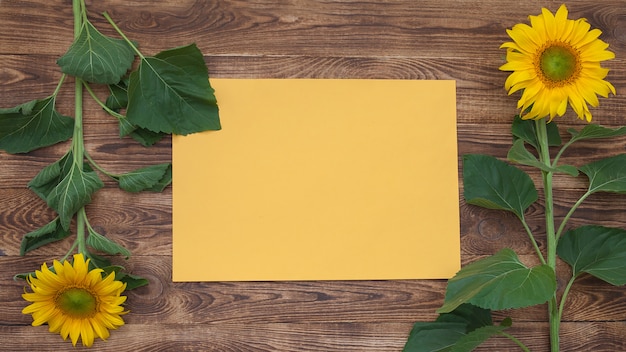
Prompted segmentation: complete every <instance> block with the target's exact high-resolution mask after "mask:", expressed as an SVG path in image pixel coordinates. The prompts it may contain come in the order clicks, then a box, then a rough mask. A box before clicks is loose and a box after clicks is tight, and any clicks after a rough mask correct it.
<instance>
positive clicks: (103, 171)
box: [85, 151, 120, 178]
mask: <svg viewBox="0 0 626 352" xmlns="http://www.w3.org/2000/svg"><path fill="white" fill-rule="evenodd" d="M85 157H86V158H87V160H88V161H89V164H90V165H91V166H93V167H95V168H96V169H98V171H100V172H102V173H103V174H105V175H107V176H108V177H110V178H117V177H120V175H116V174H113V173H110V172H108V171H107V170H105V169H104V168H103V167H101V166H100V165H98V163H97V162H96V161H95V160H93V159H92V158H91V155H89V153H87V152H86V151H85Z"/></svg>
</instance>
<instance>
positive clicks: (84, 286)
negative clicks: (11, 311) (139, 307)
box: [22, 254, 128, 347]
mask: <svg viewBox="0 0 626 352" xmlns="http://www.w3.org/2000/svg"><path fill="white" fill-rule="evenodd" d="M53 268H54V272H53V271H52V270H50V269H48V266H47V265H46V264H45V263H44V264H43V265H42V266H41V270H37V271H35V276H32V275H31V276H29V277H28V283H29V285H30V288H31V289H32V291H33V292H32V293H28V292H27V293H24V294H23V295H22V297H23V298H24V299H25V300H27V301H28V302H33V303H32V304H31V305H29V306H27V307H26V308H24V309H23V310H22V313H24V314H32V316H33V326H39V325H42V324H44V323H48V326H49V330H50V332H52V333H60V334H61V336H62V337H63V339H64V340H65V339H67V337H68V335H69V337H70V339H71V340H72V344H73V345H74V346H76V342H77V341H78V337H79V336H80V337H81V338H82V343H83V345H84V346H87V347H90V346H91V345H92V344H93V341H94V338H95V336H98V337H99V338H101V339H103V340H106V339H107V338H108V337H109V330H108V329H116V328H117V327H119V326H122V325H124V320H122V318H121V317H120V315H123V314H126V313H128V312H127V311H124V308H123V307H122V306H121V305H122V304H123V303H124V301H126V296H120V294H121V293H122V292H123V291H124V289H125V288H126V284H125V283H122V282H120V281H116V280H115V274H114V273H111V274H109V275H107V276H106V277H105V278H103V277H102V269H93V270H89V259H87V261H85V259H84V258H83V255H82V254H75V255H74V261H73V265H72V264H70V262H68V261H64V262H63V263H62V264H61V263H60V262H59V261H58V260H55V261H54V263H53Z"/></svg>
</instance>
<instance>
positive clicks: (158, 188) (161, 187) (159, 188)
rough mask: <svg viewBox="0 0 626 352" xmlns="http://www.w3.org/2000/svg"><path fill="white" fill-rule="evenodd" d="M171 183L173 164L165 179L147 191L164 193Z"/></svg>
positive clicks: (166, 172) (164, 175)
mask: <svg viewBox="0 0 626 352" xmlns="http://www.w3.org/2000/svg"><path fill="white" fill-rule="evenodd" d="M170 183H172V164H169V167H168V168H167V169H166V170H165V173H164V174H163V177H161V179H160V180H159V181H158V182H157V183H155V184H154V186H152V187H150V188H148V189H146V191H151V192H163V190H164V189H165V187H167V186H168V185H169V184H170Z"/></svg>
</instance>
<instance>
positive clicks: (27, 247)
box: [20, 217, 71, 255]
mask: <svg viewBox="0 0 626 352" xmlns="http://www.w3.org/2000/svg"><path fill="white" fill-rule="evenodd" d="M70 234H71V232H70V231H69V230H66V229H64V228H63V226H61V224H60V222H59V218H58V217H57V218H55V219H54V220H52V221H51V222H49V223H47V224H46V225H44V226H42V227H40V228H39V229H37V230H35V231H32V232H29V233H27V234H26V235H24V237H23V238H22V244H21V246H20V255H24V254H26V253H27V252H29V251H32V250H33V249H35V248H39V247H41V246H43V245H45V244H48V243H52V242H56V241H60V240H62V239H64V238H66V237H68V236H69V235H70Z"/></svg>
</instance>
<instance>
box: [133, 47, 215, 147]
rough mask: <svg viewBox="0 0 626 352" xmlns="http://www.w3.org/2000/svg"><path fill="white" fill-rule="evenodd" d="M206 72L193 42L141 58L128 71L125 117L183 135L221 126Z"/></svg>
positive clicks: (165, 131) (147, 125)
mask: <svg viewBox="0 0 626 352" xmlns="http://www.w3.org/2000/svg"><path fill="white" fill-rule="evenodd" d="M213 92H214V90H213V88H212V87H211V85H210V84H209V75H208V70H207V68H206V64H205V62H204V58H203V56H202V53H201V52H200V50H199V49H198V48H197V47H196V45H195V44H192V45H188V46H184V47H179V48H175V49H170V50H166V51H162V52H160V53H158V54H157V55H155V56H154V57H145V58H143V59H142V60H141V63H140V65H139V68H138V69H137V70H136V71H134V72H133V73H131V74H130V81H129V86H128V107H127V110H126V116H127V118H128V120H129V121H130V122H131V123H132V124H134V125H137V126H139V127H141V128H145V129H148V130H150V131H154V132H164V133H175V134H181V135H186V134H189V133H194V132H200V131H205V130H219V129H220V128H221V126H220V121H219V114H218V107H217V101H216V99H215V95H214V94H213Z"/></svg>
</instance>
